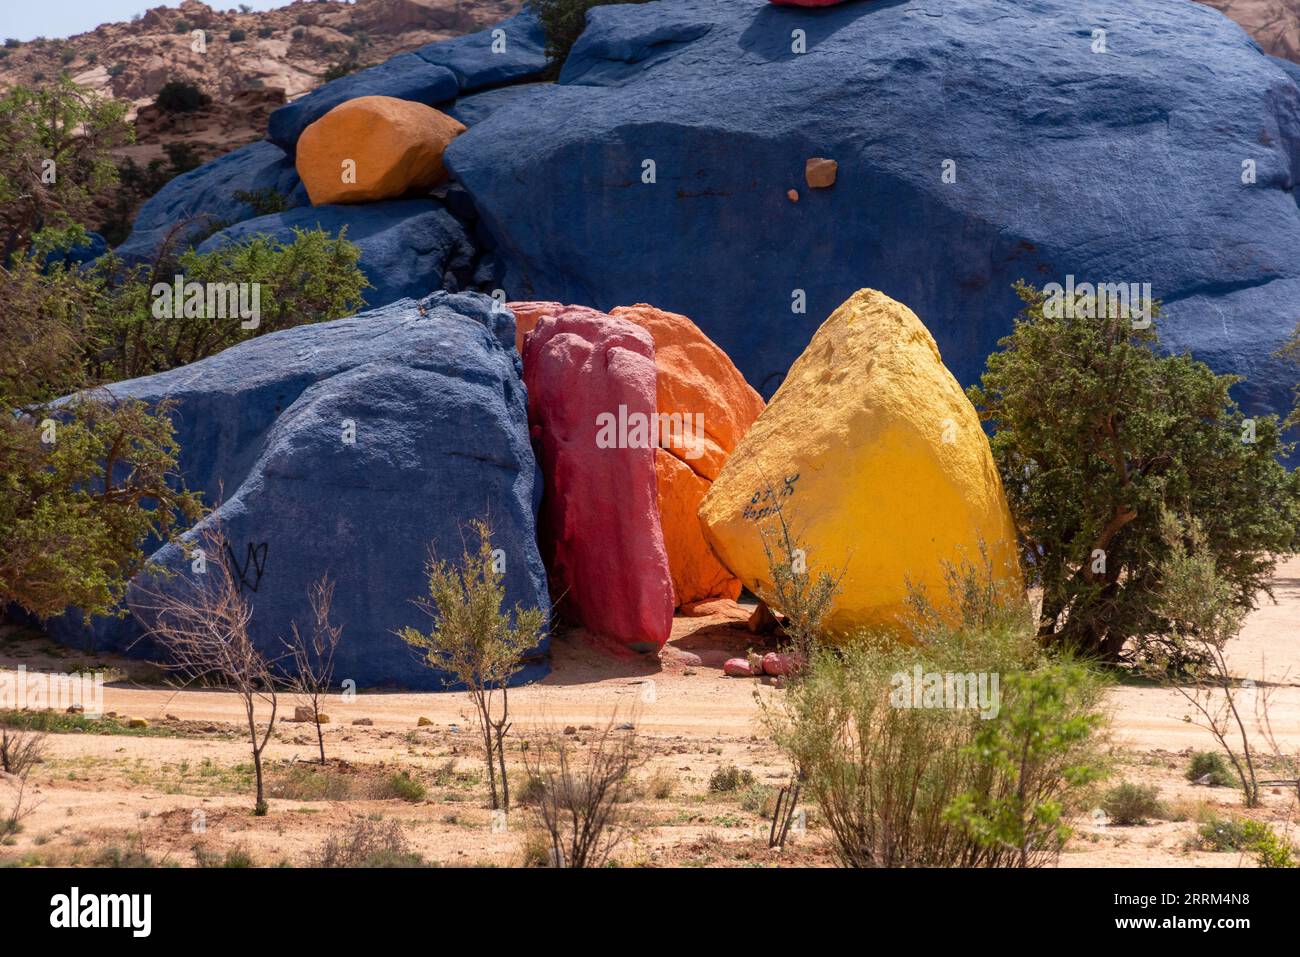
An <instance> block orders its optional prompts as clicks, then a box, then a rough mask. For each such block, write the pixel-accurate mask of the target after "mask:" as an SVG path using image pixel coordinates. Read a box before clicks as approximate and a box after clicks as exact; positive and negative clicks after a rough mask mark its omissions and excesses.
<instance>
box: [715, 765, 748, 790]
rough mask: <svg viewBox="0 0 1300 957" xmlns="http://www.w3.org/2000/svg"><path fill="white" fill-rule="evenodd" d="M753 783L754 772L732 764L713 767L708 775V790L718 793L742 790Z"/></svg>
mask: <svg viewBox="0 0 1300 957" xmlns="http://www.w3.org/2000/svg"><path fill="white" fill-rule="evenodd" d="M753 784H754V772H753V771H749V770H747V769H742V768H738V767H736V766H735V765H734V764H724V765H723V766H722V767H720V768H717V769H715V770H714V772H713V774H712V775H711V776H710V777H709V790H710V791H714V792H716V793H718V794H729V793H731V792H733V791H743V790H744V789H745V788H748V787H751V786H753Z"/></svg>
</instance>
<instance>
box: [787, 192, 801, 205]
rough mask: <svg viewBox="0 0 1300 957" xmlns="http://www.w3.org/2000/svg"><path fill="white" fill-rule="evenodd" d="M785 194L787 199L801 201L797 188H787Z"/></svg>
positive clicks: (795, 201) (794, 201)
mask: <svg viewBox="0 0 1300 957" xmlns="http://www.w3.org/2000/svg"><path fill="white" fill-rule="evenodd" d="M785 195H786V199H788V200H790V202H792V203H797V202H799V191H798V190H797V189H791V190H787V191H786V194H785Z"/></svg>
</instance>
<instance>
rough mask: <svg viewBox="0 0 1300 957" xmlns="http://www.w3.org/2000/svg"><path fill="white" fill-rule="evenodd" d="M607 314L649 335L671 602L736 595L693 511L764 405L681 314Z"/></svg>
mask: <svg viewBox="0 0 1300 957" xmlns="http://www.w3.org/2000/svg"><path fill="white" fill-rule="evenodd" d="M610 315H613V316H617V317H618V318H620V319H627V320H629V321H631V322H635V323H636V324H637V325H639V326H640V327H641V328H643V329H645V330H646V331H647V332H649V333H650V335H651V336H652V337H653V338H654V343H655V366H656V368H657V370H658V383H657V396H658V398H657V404H658V411H659V418H660V423H661V425H660V429H659V435H658V445H659V449H660V452H659V454H658V456H657V458H656V461H655V468H656V470H657V472H658V482H659V515H660V518H661V520H662V522H663V534H664V544H665V546H666V547H667V549H668V564H669V566H670V567H671V569H672V576H673V589H674V592H675V594H676V596H677V604H678V605H685V604H690V603H693V602H699V601H707V600H709V599H712V598H732V599H734V598H736V597H737V596H739V594H740V581H739V580H738V579H737V578H736V577H735V576H734V575H732V574H731V573H730V572H729V571H727V570H726V569H725V568H723V567H722V565H721V564H720V563H719V562H718V560H717V558H715V557H714V555H713V552H712V550H710V548H709V546H708V543H707V542H706V541H705V539H704V532H703V529H702V528H701V527H700V521H699V507H700V502H701V501H702V500H703V498H704V494H705V493H706V492H707V491H708V490H709V485H710V484H711V483H712V481H713V480H714V479H715V478H716V477H717V476H718V473H719V472H721V471H722V466H723V463H725V462H726V460H727V456H728V455H730V454H731V450H732V449H734V448H735V447H736V446H737V445H738V444H739V443H740V440H741V439H742V438H743V437H744V435H745V433H746V432H747V431H748V430H749V426H750V425H751V424H752V423H753V421H754V420H755V419H756V418H758V414H759V413H760V412H762V411H763V400H762V399H761V398H760V397H759V395H758V393H757V392H755V391H754V390H753V389H752V388H750V386H749V383H747V382H746V381H745V377H744V376H742V375H741V374H740V370H738V369H737V368H736V367H735V366H734V365H733V364H732V362H731V360H730V359H729V358H727V354H726V353H725V352H723V351H722V350H721V349H720V348H719V347H718V346H717V345H716V344H715V343H714V342H713V341H712V340H711V339H709V337H708V336H706V335H705V334H704V333H703V332H701V331H700V329H699V327H698V326H696V325H695V323H693V322H691V320H689V319H687V318H686V317H685V316H681V315H678V314H677V313H673V312H666V311H664V310H662V309H656V308H655V307H654V306H647V305H644V304H640V305H636V306H622V307H620V308H618V309H614V310H612V311H611V313H610Z"/></svg>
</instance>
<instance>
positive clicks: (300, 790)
mask: <svg viewBox="0 0 1300 957" xmlns="http://www.w3.org/2000/svg"><path fill="white" fill-rule="evenodd" d="M270 794H271V797H273V798H280V799H282V800H287V801H346V800H348V799H349V798H351V797H353V788H352V778H351V777H349V776H348V775H346V774H342V773H340V772H339V771H338V770H337V769H336V768H333V767H330V766H328V765H325V766H321V765H319V764H294V765H292V766H291V767H289V768H288V769H286V770H285V771H283V772H280V773H277V774H273V775H272V777H271V781H270Z"/></svg>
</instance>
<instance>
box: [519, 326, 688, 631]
mask: <svg viewBox="0 0 1300 957" xmlns="http://www.w3.org/2000/svg"><path fill="white" fill-rule="evenodd" d="M524 381H525V383H526V384H527V386H528V411H529V423H530V426H531V429H532V436H533V444H534V448H535V449H536V452H537V458H538V461H539V462H540V463H541V466H542V474H543V475H544V476H545V492H544V494H543V498H542V511H541V518H540V536H541V544H542V555H543V557H544V559H545V564H546V568H547V570H548V572H549V575H550V583H551V594H552V596H553V598H554V600H555V602H556V607H557V609H558V610H559V611H560V613H561V614H562V615H563V616H564V617H565V618H567V619H568V620H569V621H572V622H574V623H576V624H580V625H582V626H584V627H585V628H587V629H588V630H589V631H590V632H591V633H593V634H594V635H595V636H596V637H597V638H598V639H599V640H601V641H602V642H603V643H605V644H607V645H609V646H611V647H613V648H618V649H627V650H630V651H635V652H646V653H648V652H656V651H658V650H659V649H660V648H661V647H662V646H663V644H664V642H665V641H667V640H668V636H669V633H670V632H671V630H672V617H673V586H672V578H671V575H670V572H669V567H668V557H667V554H666V553H665V550H664V540H663V535H662V532H661V531H660V521H659V506H658V497H657V493H656V487H655V464H654V463H655V454H656V453H655V449H654V447H653V446H652V445H651V444H649V442H648V440H647V438H648V437H647V436H645V435H644V434H642V436H641V437H640V438H639V439H638V437H637V436H636V434H635V433H634V431H633V429H634V428H635V423H637V422H638V421H639V422H642V423H646V422H648V420H649V419H650V418H651V417H653V415H654V411H655V363H654V341H653V339H652V338H651V337H650V335H649V333H647V332H645V331H644V330H642V329H640V328H639V327H637V326H636V325H633V324H632V323H630V322H627V321H625V320H621V319H613V318H611V317H610V316H607V315H604V314H603V313H599V312H596V311H594V310H591V309H584V308H582V307H577V306H571V307H568V308H565V309H563V310H561V311H560V312H559V313H558V314H557V315H553V316H552V315H544V316H542V317H541V318H540V319H539V320H538V322H537V325H536V327H535V328H534V329H533V331H532V333H531V334H530V335H529V336H528V338H527V341H526V343H525V352H524ZM611 419H612V420H613V421H614V422H615V423H618V425H616V426H615V428H613V429H609V428H608V426H609V422H610V420H611ZM629 423H630V427H629V428H627V429H626V430H624V429H623V428H622V425H624V424H629Z"/></svg>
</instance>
